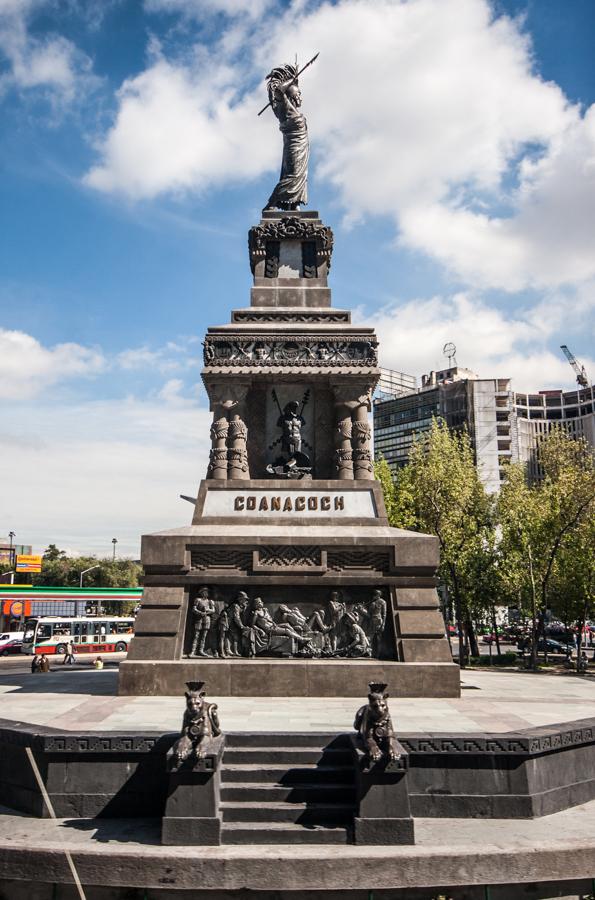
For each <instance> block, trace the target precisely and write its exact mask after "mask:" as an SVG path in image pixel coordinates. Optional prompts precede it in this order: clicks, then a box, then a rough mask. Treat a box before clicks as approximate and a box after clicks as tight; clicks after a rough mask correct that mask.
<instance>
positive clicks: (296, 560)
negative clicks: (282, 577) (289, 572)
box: [258, 546, 322, 569]
mask: <svg viewBox="0 0 595 900" xmlns="http://www.w3.org/2000/svg"><path fill="white" fill-rule="evenodd" d="M258 557H259V559H258V562H259V565H260V566H262V567H266V566H274V567H280V566H291V567H292V568H295V567H303V568H305V569H307V568H311V567H315V566H316V567H317V566H320V565H322V552H321V549H320V547H316V546H312V547H294V546H278V547H259V549H258Z"/></svg>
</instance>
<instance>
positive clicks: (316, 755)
mask: <svg viewBox="0 0 595 900" xmlns="http://www.w3.org/2000/svg"><path fill="white" fill-rule="evenodd" d="M349 759H350V753H349V751H348V750H346V749H345V750H342V749H341V750H333V749H330V750H327V749H326V748H321V747H297V748H296V747H226V749H225V755H224V757H223V763H224V765H226V764H228V763H229V764H232V765H233V764H238V763H248V764H252V763H265V764H268V763H277V762H283V763H285V765H286V766H291V765H292V764H294V763H305V764H307V765H308V764H316V763H318V764H319V765H321V766H327V765H333V764H335V763H340V762H348V761H349Z"/></svg>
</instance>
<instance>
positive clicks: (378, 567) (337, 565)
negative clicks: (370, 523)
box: [327, 550, 390, 573]
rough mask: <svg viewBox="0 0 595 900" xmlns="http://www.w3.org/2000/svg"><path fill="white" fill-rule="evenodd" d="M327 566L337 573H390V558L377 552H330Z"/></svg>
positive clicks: (386, 554)
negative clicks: (365, 571) (367, 571)
mask: <svg viewBox="0 0 595 900" xmlns="http://www.w3.org/2000/svg"><path fill="white" fill-rule="evenodd" d="M327 566H328V568H329V569H330V570H334V571H335V572H353V571H356V572H357V571H361V570H362V569H363V570H372V571H376V572H383V573H384V572H388V571H389V569H390V558H389V554H388V553H387V552H385V553H383V552H381V551H375V550H329V551H328V554H327Z"/></svg>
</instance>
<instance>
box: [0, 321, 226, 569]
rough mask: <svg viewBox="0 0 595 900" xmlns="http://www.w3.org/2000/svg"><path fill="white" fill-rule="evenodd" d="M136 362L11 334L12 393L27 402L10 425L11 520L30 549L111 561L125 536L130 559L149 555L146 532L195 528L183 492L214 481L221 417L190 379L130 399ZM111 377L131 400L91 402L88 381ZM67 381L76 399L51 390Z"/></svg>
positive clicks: (6, 381) (7, 498) (0, 351)
mask: <svg viewBox="0 0 595 900" xmlns="http://www.w3.org/2000/svg"><path fill="white" fill-rule="evenodd" d="M195 343H196V342H195V340H194V338H178V339H177V340H176V341H175V342H168V343H167V344H165V345H164V347H163V348H160V351H158V352H157V355H158V356H159V355H160V353H161V355H165V354H166V353H173V352H177V353H178V354H179V355H181V356H182V358H184V356H185V355H186V356H187V357H188V358H190V354H191V353H192V351H193V348H194V347H195ZM133 352H134V351H130V353H133ZM125 356H126V353H123V354H120V356H118V355H117V354H108V353H103V352H101V351H100V350H95V349H90V348H86V347H83V346H81V345H79V344H59V345H57V346H55V347H44V346H43V345H42V344H41V343H40V342H39V341H37V340H36V339H35V338H33V337H32V336H31V335H28V334H25V333H23V332H14V331H0V392H1V393H0V396H3V397H4V398H6V399H12V400H18V401H19V402H18V403H14V404H13V405H11V407H10V411H9V412H8V411H7V412H6V414H5V415H4V418H3V423H2V428H1V429H0V460H2V513H3V515H4V517H5V520H6V521H9V522H10V523H11V527H12V528H13V529H14V530H15V531H16V532H17V533H18V534H20V535H21V536H22V539H23V541H24V542H25V543H32V544H34V545H35V546H36V547H37V548H38V549H43V547H45V546H47V544H48V543H56V544H58V545H59V546H67V547H70V548H73V549H74V550H77V551H78V552H81V553H83V552H96V553H100V554H101V553H105V552H107V551H108V550H109V548H110V547H111V543H110V542H111V539H112V537H116V538H117V539H118V542H119V543H118V551H119V552H120V553H122V554H126V553H129V554H132V555H134V556H138V553H139V546H140V535H141V534H143V533H146V532H151V531H157V530H160V529H163V528H167V527H169V526H173V525H183V524H186V523H187V522H189V520H190V517H191V516H190V514H191V509H190V508H189V507H188V505H187V504H185V503H182V501H180V500H179V499H178V495H179V494H180V493H184V494H194V493H195V491H196V489H197V487H198V483H199V480H200V478H202V477H204V475H205V472H206V465H207V458H208V448H209V444H210V439H209V425H210V418H211V416H210V414H209V413H208V412H207V410H206V409H205V408H204V407H201V406H200V405H199V402H198V400H197V397H198V391H197V390H196V385H193V386H192V387H191V388H190V389H188V388H186V389H185V386H184V383H183V381H182V380H181V379H179V378H171V379H169V380H167V381H165V382H164V383H162V384H161V385H160V386H159V388H157V389H153V390H152V391H151V392H150V393H148V394H147V395H146V396H144V397H138V396H134V395H129V394H127V384H126V369H125V368H124V367H123V366H122V365H121V357H125ZM141 363H142V365H144V366H145V368H150V369H152V370H154V369H156V368H157V369H158V368H159V366H155V364H154V362H153V360H152V359H150V358H149V359H147V360H138V364H139V365H141ZM110 369H111V370H112V371H115V372H117V385H118V387H119V390H120V391H121V395H120V396H117V397H115V398H112V399H108V400H89V399H88V398H87V397H85V399H82V396H81V395H82V393H83V392H82V391H81V387H82V386H83V385H82V384H81V379H84V378H85V377H86V376H88V375H94V374H97V373H102V374H104V375H108V376H109V374H110ZM66 380H68V382H69V384H68V387H69V390H68V391H67V392H65V391H62V392H60V394H58V393H57V392H55V391H52V390H49V389H50V388H51V387H52V385H55V384H57V383H58V382H60V381H66ZM100 387H104V384H101V385H100ZM112 389H113V384H112ZM97 393H99V391H98V392H97ZM85 394H86V392H85ZM17 475H18V476H22V477H16V476H17ZM23 478H24V479H25V481H23ZM25 482H26V484H25Z"/></svg>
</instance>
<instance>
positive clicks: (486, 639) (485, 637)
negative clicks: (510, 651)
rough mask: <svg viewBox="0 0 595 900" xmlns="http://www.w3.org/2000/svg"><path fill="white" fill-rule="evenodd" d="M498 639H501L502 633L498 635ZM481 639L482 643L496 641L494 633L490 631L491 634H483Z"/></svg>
mask: <svg viewBox="0 0 595 900" xmlns="http://www.w3.org/2000/svg"><path fill="white" fill-rule="evenodd" d="M498 637H499V638H500V640H502V635H500V634H499V635H498ZM482 641H483V643H484V644H494V643H495V642H496V635H495V634H494V633H493V632H492V634H484V635H483V637H482Z"/></svg>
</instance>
